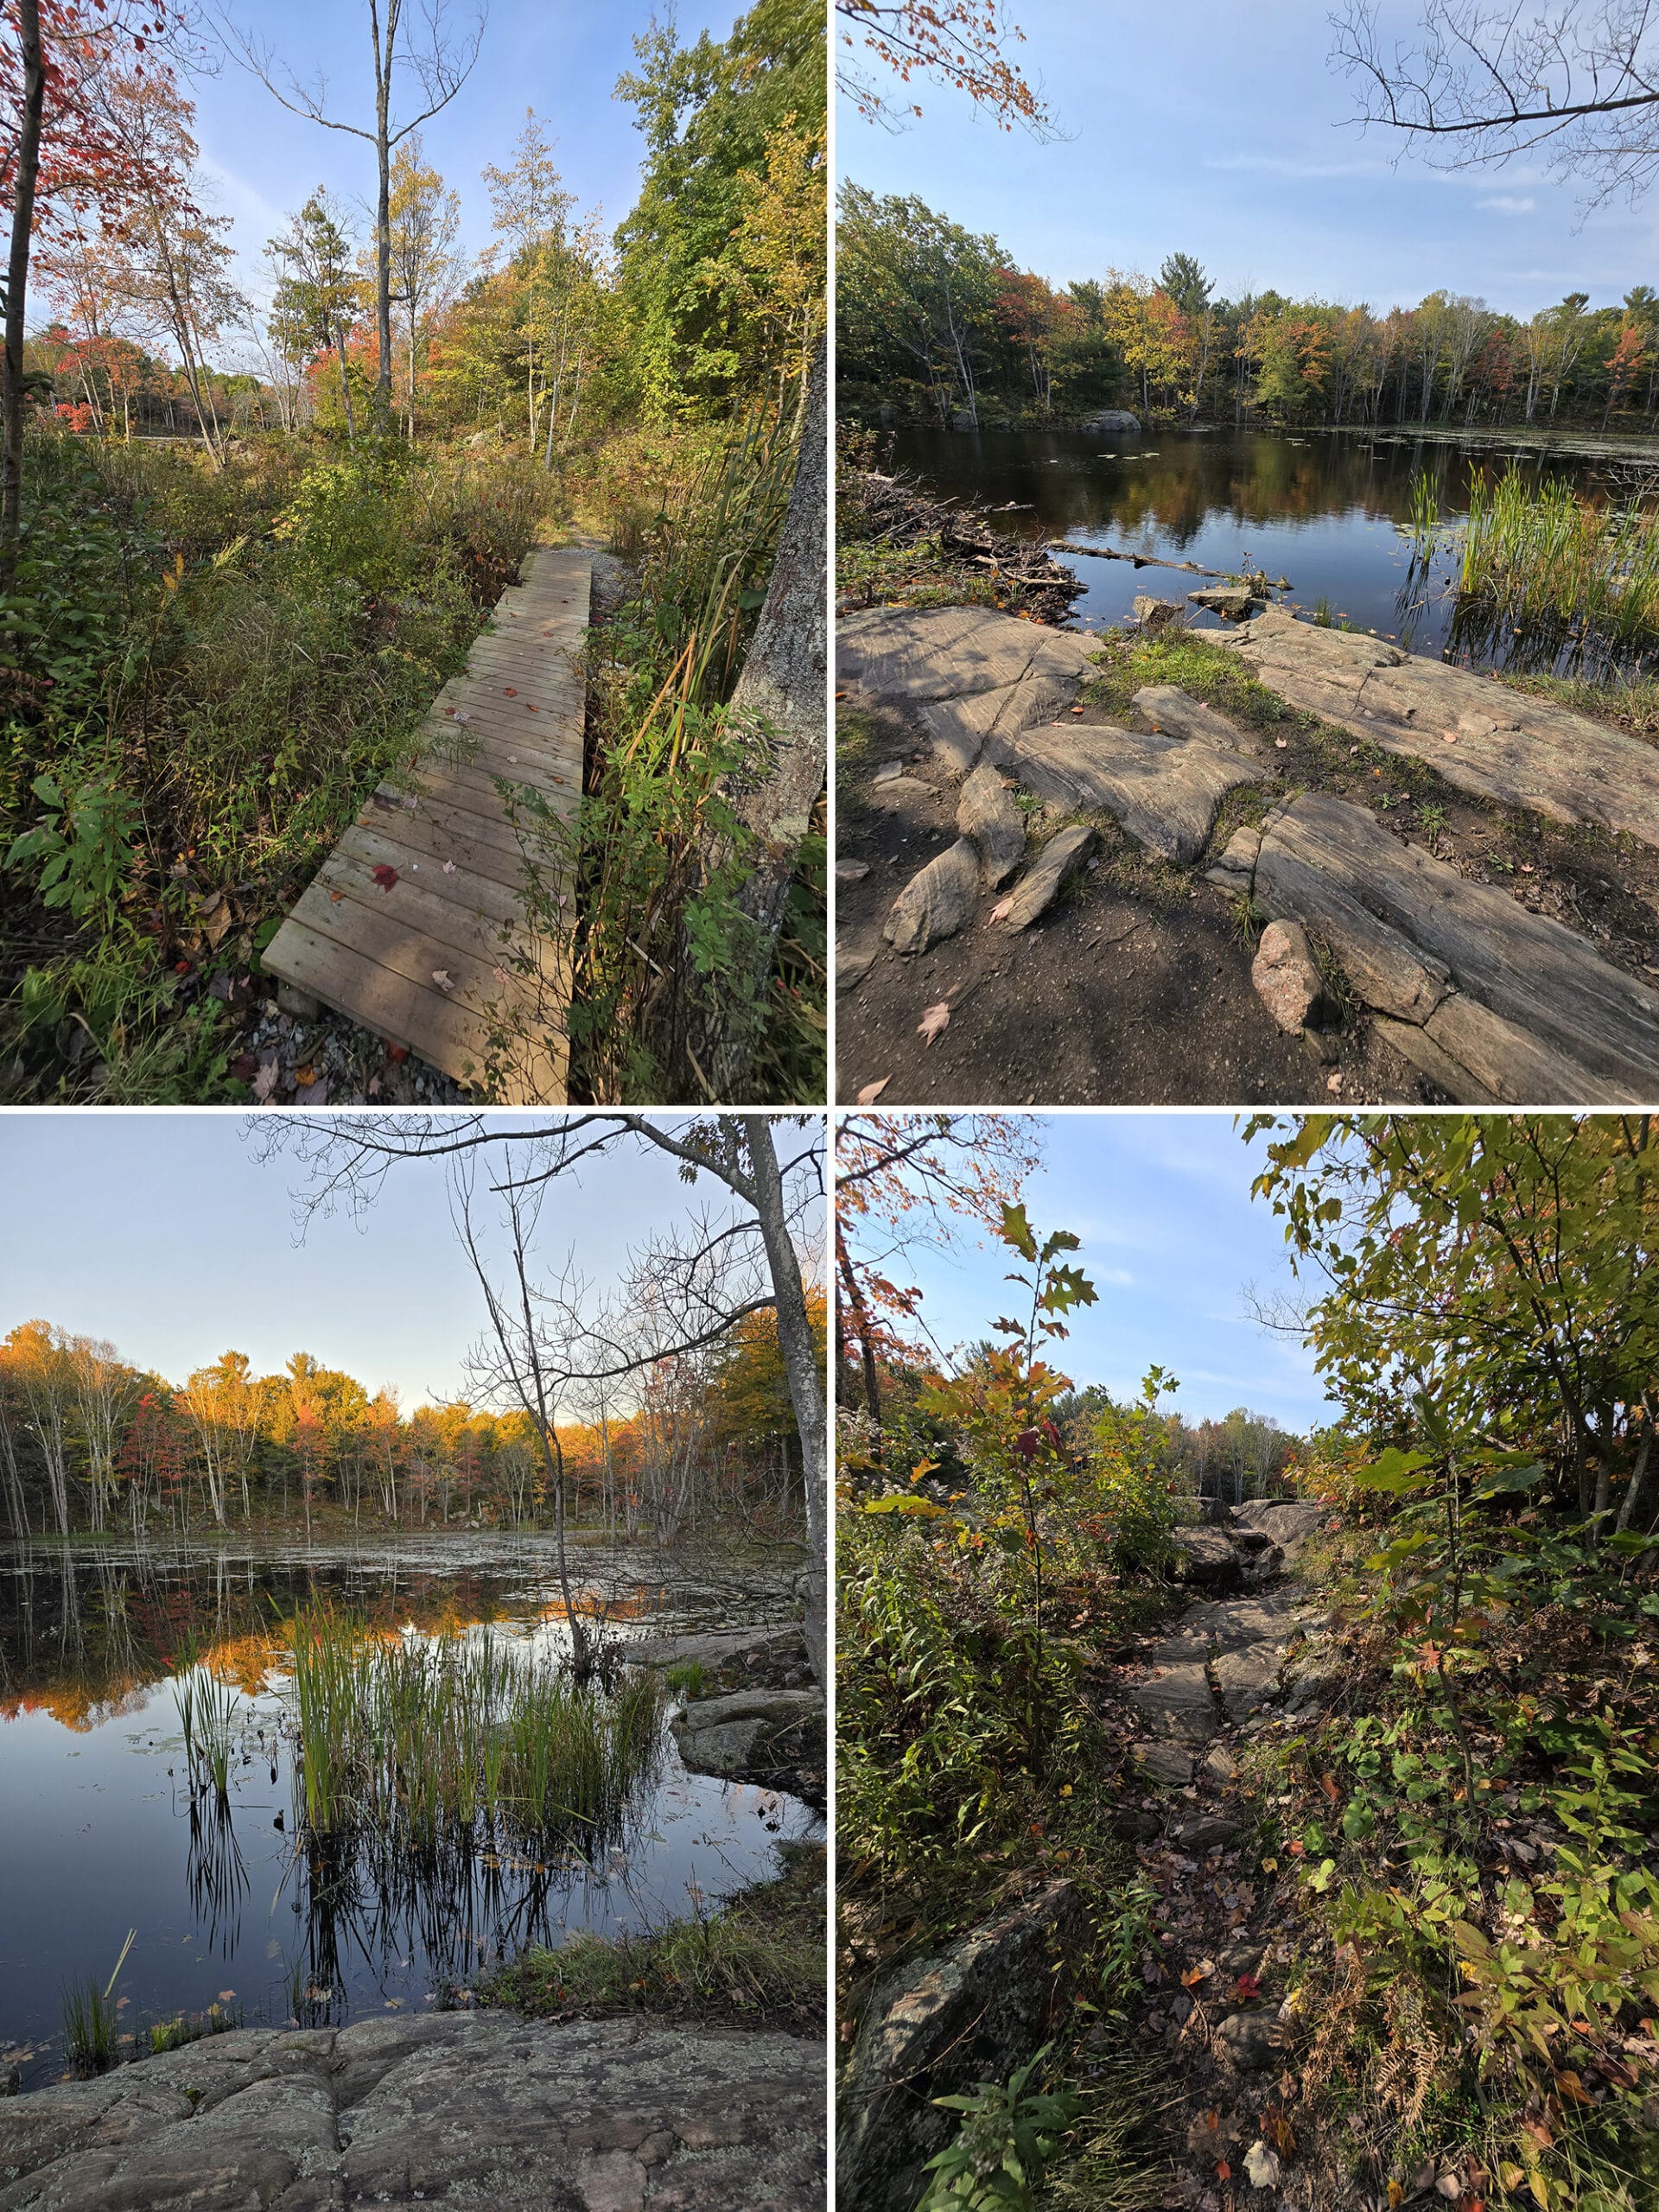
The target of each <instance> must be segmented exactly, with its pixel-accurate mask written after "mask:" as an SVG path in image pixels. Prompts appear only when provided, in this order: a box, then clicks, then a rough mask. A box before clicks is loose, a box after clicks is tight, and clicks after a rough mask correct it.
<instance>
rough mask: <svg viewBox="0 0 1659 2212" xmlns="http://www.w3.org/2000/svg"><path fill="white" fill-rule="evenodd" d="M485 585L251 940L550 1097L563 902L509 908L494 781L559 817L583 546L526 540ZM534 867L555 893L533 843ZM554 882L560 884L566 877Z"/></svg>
mask: <svg viewBox="0 0 1659 2212" xmlns="http://www.w3.org/2000/svg"><path fill="white" fill-rule="evenodd" d="M523 573H524V581H523V582H521V583H518V584H515V585H513V586H512V588H511V589H509V590H507V591H505V592H504V593H503V594H502V596H501V599H500V601H499V604H498V605H497V607H496V609H495V613H494V615H493V618H492V622H491V626H490V627H489V628H488V629H486V631H485V632H483V634H482V635H481V636H480V638H479V639H478V641H477V643H476V644H475V645H474V647H473V650H472V652H471V654H470V656H469V657H468V659H467V667H466V670H465V672H464V673H463V674H461V675H460V676H457V677H451V678H450V680H449V682H448V683H446V684H445V685H444V687H443V689H442V691H440V692H439V694H438V696H437V697H436V699H435V701H434V702H433V705H432V709H431V712H430V713H429V715H428V716H427V719H426V721H424V722H423V724H422V726H421V728H420V729H419V730H418V731H417V732H416V736H415V741H414V752H415V757H414V759H413V761H412V765H411V766H410V769H409V770H408V772H407V773H406V774H405V775H404V776H403V777H401V778H400V779H397V780H395V781H388V782H386V783H384V784H382V785H381V786H380V788H379V789H378V791H375V792H373V793H372V796H371V797H370V798H369V799H368V800H367V802H366V803H365V805H364V807H363V810H362V811H361V813H360V814H359V816H358V818H357V820H356V822H355V823H354V824H353V827H352V828H351V829H348V830H347V831H346V834H345V836H343V837H342V838H341V839H340V842H339V843H338V844H337V845H336V846H335V848H334V851H333V852H332V853H331V854H330V855H329V856H328V858H327V861H325V862H324V863H323V865H322V867H321V868H320V869H319V870H318V872H317V875H316V878H315V881H314V882H313V883H312V885H311V887H310V888H309V889H308V891H307V892H306V893H305V895H304V897H303V898H302V899H301V900H300V901H299V903H298V904H297V906H295V908H294V910H293V912H291V913H290V914H289V917H288V919H287V920H286V921H285V922H284V923H283V926H282V928H281V929H280V930H279V931H277V935H276V936H275V937H274V938H272V940H271V942H270V945H269V946H268V947H267V948H266V950H265V952H264V956H263V959H264V966H265V968H266V969H268V970H269V971H270V973H271V974H272V975H274V976H278V977H280V978H281V979H282V981H283V982H285V983H288V984H289V985H290V986H292V987H293V988H295V989H296V990H298V991H301V992H303V993H305V994H307V995H308V996H310V997H312V998H315V999H318V1000H321V1002H322V1003H323V1004H324V1005H325V1006H329V1007H334V1010H335V1011H336V1012H337V1013H340V1014H347V1015H349V1016H350V1018H351V1019H352V1020H353V1021H356V1022H358V1023H360V1024H361V1026H362V1027H364V1028H365V1029H369V1030H372V1031H373V1032H375V1033H376V1034H377V1035H379V1036H382V1037H385V1038H387V1039H390V1040H391V1042H392V1043H394V1044H399V1045H406V1046H409V1048H410V1051H411V1052H418V1053H419V1055H420V1056H421V1058H423V1060H426V1061H428V1062H429V1064H430V1065H432V1066H433V1067H435V1068H439V1069H442V1071H443V1072H444V1073H445V1074H446V1075H449V1076H453V1077H454V1078H455V1080H456V1081H457V1082H460V1083H465V1084H471V1085H475V1086H477V1087H478V1088H480V1089H481V1090H486V1091H487V1092H488V1093H489V1094H490V1095H491V1096H493V1097H495V1098H496V1099H498V1100H499V1102H500V1103H504V1104H506V1105H511V1106H526V1105H557V1104H562V1103H563V1100H564V1096H565V1079H566V1071H567V1066H568V1063H569V1039H568V1024H569V1004H570V959H569V944H570V937H571V932H572V930H573V927H574V922H575V916H574V912H573V911H572V910H571V908H570V907H569V906H563V907H562V909H561V912H562V914H569V920H568V921H567V922H566V924H565V926H564V928H563V930H562V931H560V932H559V933H558V934H557V936H556V938H552V939H549V938H540V939H537V938H536V937H535V936H534V934H533V933H532V932H531V931H530V930H529V929H528V928H527V926H526V925H525V923H524V915H523V911H522V910H523V901H524V880H525V852H524V838H523V836H522V835H521V832H520V830H519V829H518V828H517V827H515V824H514V823H513V820H512V810H511V808H510V806H509V804H508V803H507V800H506V799H505V798H504V796H503V793H502V790H501V788H500V786H501V784H502V783H506V784H509V785H529V786H530V787H531V789H532V790H533V791H536V792H537V793H538V794H539V796H540V799H541V802H542V803H543V804H544V805H545V807H546V809H547V810H548V812H549V813H550V814H551V815H553V816H555V817H557V818H558V819H559V820H560V821H562V822H566V823H574V822H575V816H576V811H577V808H578V806H579V804H580V802H581V798H582V721H583V712H584V686H583V678H582V671H581V670H580V668H579V667H578V666H577V665H576V661H575V654H576V649H577V648H578V647H579V646H580V645H581V642H582V632H583V630H584V628H585V627H586V626H587V622H588V604H589V598H590V594H591V589H592V582H593V563H592V560H591V557H590V556H589V555H588V553H587V552H586V551H585V550H582V549H581V548H580V547H575V546H561V547H558V548H543V549H542V550H539V551H537V552H535V553H532V554H531V556H529V558H528V560H527V561H526V562H525V564H524V572H523ZM542 867H543V882H544V883H547V884H548V885H549V887H550V889H551V891H552V892H553V894H554V895H555V896H558V895H559V893H561V892H562V891H566V886H565V884H564V882H563V881H559V882H553V881H552V880H551V879H550V873H549V864H548V863H547V862H546V861H545V860H543V863H542ZM566 895H567V896H568V892H567V893H566Z"/></svg>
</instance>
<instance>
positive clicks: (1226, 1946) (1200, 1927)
mask: <svg viewBox="0 0 1659 2212" xmlns="http://www.w3.org/2000/svg"><path fill="white" fill-rule="evenodd" d="M1324 1518H1325V1516H1324V1514H1323V1512H1322V1510H1321V1509H1320V1508H1319V1507H1318V1506H1313V1505H1268V1504H1260V1503H1257V1504H1251V1505H1247V1506H1244V1507H1243V1508H1242V1509H1240V1510H1237V1511H1236V1513H1235V1514H1234V1515H1233V1516H1232V1518H1231V1522H1230V1525H1229V1526H1227V1527H1224V1528H1220V1529H1194V1530H1190V1531H1185V1532H1184V1533H1183V1538H1182V1544H1183V1548H1184V1549H1185V1551H1186V1552H1187V1554H1188V1560H1189V1567H1188V1573H1189V1578H1190V1580H1192V1581H1193V1582H1194V1583H1195V1584H1196V1585H1197V1586H1198V1588H1199V1589H1200V1590H1201V1591H1207V1592H1214V1593H1215V1594H1213V1595H1204V1596H1201V1597H1199V1598H1198V1600H1197V1601H1196V1602H1195V1603H1193V1604H1192V1605H1189V1606H1188V1607H1187V1608H1186V1610H1185V1612H1183V1613H1182V1614H1181V1616H1180V1618H1179V1619H1178V1620H1177V1621H1176V1622H1175V1623H1174V1624H1173V1626H1172V1627H1171V1628H1170V1629H1169V1630H1167V1631H1166V1633H1165V1634H1164V1635H1163V1636H1161V1637H1158V1638H1156V1639H1155V1640H1153V1641H1151V1642H1149V1643H1147V1646H1146V1647H1145V1648H1144V1649H1142V1651H1141V1652H1140V1653H1139V1654H1137V1655H1136V1656H1135V1658H1134V1659H1133V1660H1131V1661H1130V1662H1128V1663H1126V1664H1125V1665H1124V1666H1123V1667H1122V1669H1121V1671H1120V1674H1119V1676H1118V1681H1117V1686H1116V1689H1115V1691H1113V1692H1109V1694H1108V1698H1107V1705H1108V1713H1107V1717H1108V1719H1109V1720H1111V1719H1118V1720H1120V1721H1121V1723H1122V1727H1123V1729H1124V1732H1125V1735H1126V1737H1128V1738H1129V1739H1130V1743H1129V1748H1130V1750H1131V1751H1132V1755H1133V1762H1134V1765H1135V1769H1136V1770H1137V1771H1138V1772H1139V1774H1140V1776H1141V1779H1142V1780H1143V1782H1144V1783H1145V1788H1144V1790H1143V1791H1142V1793H1141V1796H1140V1798H1139V1800H1138V1801H1131V1802H1127V1803H1126V1804H1125V1806H1124V1808H1123V1810H1122V1814H1121V1815H1120V1816H1119V1818H1118V1821H1117V1823H1116V1826H1117V1830H1118V1833H1119V1834H1120V1835H1121V1836H1122V1838H1123V1840H1125V1841H1126V1842H1128V1843H1130V1844H1131V1845H1132V1846H1133V1847H1134V1849H1135V1858H1136V1860H1137V1862H1138V1866H1139V1871H1140V1875H1141V1880H1142V1881H1143V1882H1144V1884H1145V1885H1146V1888H1147V1892H1148V1894H1149V1900H1150V1917H1151V1923H1152V1929H1153V1931H1154V1936H1153V1940H1152V1941H1150V1942H1147V1944H1146V1945H1145V1947H1144V1948H1143V1950H1142V1953H1141V1983H1142V1988H1143V1996H1142V1998H1141V2005H1140V2011H1139V2017H1138V2018H1137V2020H1136V2022H1135V2025H1136V2029H1137V2031H1138V2040H1139V2041H1140V2043H1141V2046H1142V2048H1143V2049H1146V2050H1149V2051H1150V2050H1157V2051H1159V2052H1160V2053H1161V2054H1162V2056H1161V2059H1160V2073H1161V2075H1163V2078H1164V2081H1165V2083H1166V2089H1165V2094H1166V2097H1167V2099H1168V2100H1169V2102H1168V2106H1167V2109H1166V2120H1167V2121H1168V2123H1169V2146H1168V2147H1169V2148H1170V2150H1171V2151H1172V2152H1173V2155H1174V2158H1175V2162H1176V2170H1175V2172H1174V2175H1173V2179H1172V2184H1171V2190H1170V2193H1169V2195H1168V2196H1167V2197H1166V2203H1167V2204H1168V2205H1170V2206H1171V2207H1175V2206H1179V2207H1182V2208H1184V2212H1230V2208H1234V2207H1237V2208H1241V2212H1242V2208H1243V2207H1246V2206H1248V2207H1250V2208H1252V2212H1257V2208H1259V2212H1274V2209H1275V2208H1281V2207H1282V2208H1284V2212H1290V2208H1293V2207H1294V2208H1296V2212H1304V2208H1307V2209H1308V2212H1312V2208H1313V2207H1314V2206H1316V2205H1317V2204H1318V2202H1319V2200H1318V2196H1317V2194H1316V2193H1312V2192H1315V2191H1316V2190H1317V2186H1318V2184H1317V2183H1315V2181H1314V2180H1313V2177H1312V2176H1311V2175H1306V2174H1300V2173H1299V2172H1298V2171H1296V2169H1295V2167H1294V2164H1293V2160H1294V2152H1295V2143H1294V2131H1293V2129H1292V2126H1291V2121H1290V2118H1289V2107H1292V2106H1293V2105H1294V2102H1295V2101H1296V2099H1295V2083H1294V2080H1293V2078H1292V2076H1291V2075H1290V2073H1289V2072H1288V2071H1287V2044H1288V2041H1289V2037H1288V2033H1287V2031H1288V2027H1289V2024H1290V2022H1291V2020H1292V2019H1293V2018H1294V2005H1293V2004H1290V2003H1288V2002H1287V1999H1289V1994H1290V1969H1291V1967H1292V1965H1293V1961H1294V1956H1295V1945H1294V1936H1295V1930H1294V1924H1293V1923H1292V1920H1291V1917H1290V1897H1291V1889H1290V1885H1289V1883H1288V1882H1286V1884H1285V1885H1284V1887H1283V1889H1282V1890H1281V1885H1280V1882H1279V1881H1278V1880H1277V1879H1276V1878H1275V1876H1276V1874H1277V1872H1278V1867H1277V1866H1276V1865H1275V1862H1274V1855H1273V1854H1272V1853H1269V1854H1268V1858H1267V1859H1266V1860H1265V1861H1264V1860H1263V1859H1262V1856H1261V1853H1260V1851H1259V1848H1258V1843H1259V1825H1260V1821H1261V1816H1262V1811H1263V1810H1264V1809H1265V1808H1263V1806H1262V1803H1261V1802H1260V1800H1259V1798H1253V1797H1251V1796H1249V1793H1248V1792H1247V1788H1246V1777H1247V1771H1248V1769H1249V1765H1250V1763H1251V1754H1252V1751H1254V1749H1255V1746H1256V1745H1258V1744H1260V1743H1261V1742H1262V1739H1263V1738H1268V1739H1271V1738H1272V1737H1273V1736H1274V1734H1276V1733H1279V1732H1289V1731H1292V1730H1294V1727H1295V1726H1296V1725H1297V1722H1298V1719H1299V1717H1300V1714H1302V1713H1306V1711H1307V1710H1308V1709H1309V1708H1310V1707H1312V1706H1313V1703H1314V1702H1315V1700H1316V1699H1317V1697H1318V1694H1319V1672H1320V1665H1321V1647H1322V1645H1323V1643H1324V1642H1325V1632H1326V1627H1327V1615H1326V1611H1325V1608H1324V1607H1323V1606H1321V1605H1319V1602H1318V1601H1317V1599H1313V1598H1310V1597H1309V1596H1307V1595H1306V1593H1305V1592H1303V1591H1302V1589H1301V1588H1300V1586H1299V1585H1298V1584H1297V1582H1296V1581H1295V1580H1294V1573H1292V1574H1288V1575H1287V1572H1286V1570H1287V1567H1288V1568H1291V1569H1293V1570H1294V1563H1295V1560H1296V1559H1297V1556H1298V1554H1300V1551H1301V1549H1302V1548H1303V1546H1304V1545H1305V1544H1306V1541H1307V1539H1308V1537H1309V1536H1310V1535H1313V1532H1314V1531H1315V1529H1319V1527H1321V1526H1322V1525H1323V1523H1324ZM1286 1863H1287V1864H1288V1861H1287V1862H1286Z"/></svg>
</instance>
